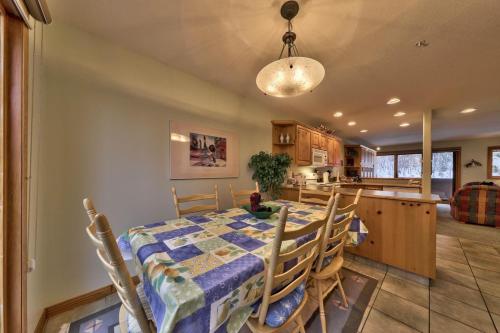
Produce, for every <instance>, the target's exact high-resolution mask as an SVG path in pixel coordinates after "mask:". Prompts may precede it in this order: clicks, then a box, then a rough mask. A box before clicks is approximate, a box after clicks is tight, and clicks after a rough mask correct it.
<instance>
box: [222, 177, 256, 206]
mask: <svg viewBox="0 0 500 333" xmlns="http://www.w3.org/2000/svg"><path fill="white" fill-rule="evenodd" d="M229 190H230V191H231V197H232V199H233V207H234V208H239V207H241V206H243V205H247V204H250V195H251V194H252V193H255V192H257V193H259V192H260V190H259V183H258V182H255V189H253V190H240V191H235V190H234V189H233V185H231V184H229Z"/></svg>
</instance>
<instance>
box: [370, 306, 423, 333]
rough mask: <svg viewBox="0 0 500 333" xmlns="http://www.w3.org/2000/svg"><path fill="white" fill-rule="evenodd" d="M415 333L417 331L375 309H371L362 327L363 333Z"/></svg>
mask: <svg viewBox="0 0 500 333" xmlns="http://www.w3.org/2000/svg"><path fill="white" fill-rule="evenodd" d="M388 332H399V333H415V332H418V331H417V330H415V329H413V328H411V327H409V326H406V325H405V324H403V323H401V322H399V321H397V320H394V319H393V318H391V317H389V316H387V315H385V314H384V313H382V312H380V311H378V310H377V309H372V310H371V311H370V315H369V316H368V319H367V320H366V323H365V326H364V327H363V333H388Z"/></svg>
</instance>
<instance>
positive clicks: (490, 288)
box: [476, 279, 500, 297]
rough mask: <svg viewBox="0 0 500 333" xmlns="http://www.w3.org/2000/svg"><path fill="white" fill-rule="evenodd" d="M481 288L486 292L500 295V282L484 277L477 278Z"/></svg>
mask: <svg viewBox="0 0 500 333" xmlns="http://www.w3.org/2000/svg"><path fill="white" fill-rule="evenodd" d="M476 281H477V284H479V289H480V290H481V292H482V293H483V294H484V293H486V294H490V295H493V296H496V297H500V284H498V283H496V282H491V281H487V280H482V279H476Z"/></svg>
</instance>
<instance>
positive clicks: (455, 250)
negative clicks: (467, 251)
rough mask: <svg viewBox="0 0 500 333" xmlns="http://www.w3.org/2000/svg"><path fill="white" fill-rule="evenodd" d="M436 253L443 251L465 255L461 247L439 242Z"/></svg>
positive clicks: (444, 252)
mask: <svg viewBox="0 0 500 333" xmlns="http://www.w3.org/2000/svg"><path fill="white" fill-rule="evenodd" d="M436 253H438V254H439V253H441V254H452V255H456V256H458V255H461V256H463V255H464V250H462V248H461V247H449V246H446V245H442V244H439V243H436Z"/></svg>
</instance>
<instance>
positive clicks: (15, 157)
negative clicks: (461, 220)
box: [2, 15, 28, 333]
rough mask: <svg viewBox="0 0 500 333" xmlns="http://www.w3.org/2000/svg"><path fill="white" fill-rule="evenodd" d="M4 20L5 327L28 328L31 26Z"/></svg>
mask: <svg viewBox="0 0 500 333" xmlns="http://www.w3.org/2000/svg"><path fill="white" fill-rule="evenodd" d="M3 19H4V29H5V31H4V41H5V43H4V49H3V50H2V51H3V57H4V68H3V71H4V78H3V79H4V82H3V83H4V101H3V105H2V112H3V113H4V115H3V116H4V123H3V135H4V142H3V149H4V160H3V170H4V183H3V193H4V196H3V198H2V200H3V203H2V204H3V208H4V209H3V236H4V237H3V239H4V244H3V245H4V250H5V252H4V261H3V265H4V266H3V274H4V285H3V287H4V330H5V332H19V333H24V332H26V331H27V326H26V324H27V321H26V318H27V314H26V313H27V312H26V308H27V295H26V292H27V278H26V275H27V252H28V251H27V249H28V246H27V223H26V212H27V206H26V205H27V201H26V198H27V196H26V194H27V177H26V175H27V133H28V132H27V97H28V94H27V92H28V30H27V28H26V26H25V24H24V22H22V21H21V20H19V19H16V18H14V17H12V16H10V15H5V16H3Z"/></svg>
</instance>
